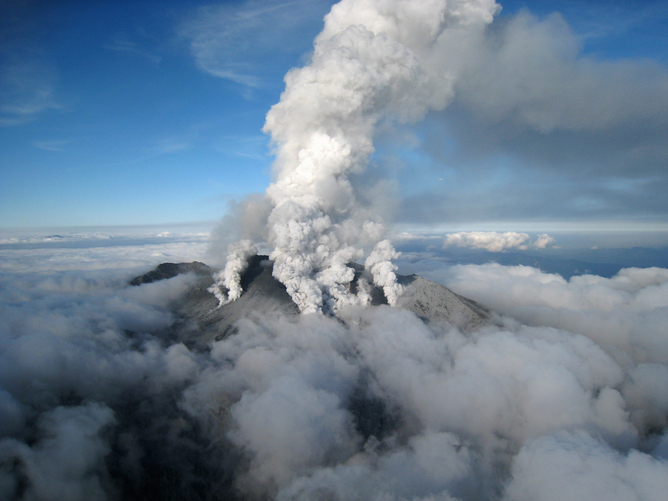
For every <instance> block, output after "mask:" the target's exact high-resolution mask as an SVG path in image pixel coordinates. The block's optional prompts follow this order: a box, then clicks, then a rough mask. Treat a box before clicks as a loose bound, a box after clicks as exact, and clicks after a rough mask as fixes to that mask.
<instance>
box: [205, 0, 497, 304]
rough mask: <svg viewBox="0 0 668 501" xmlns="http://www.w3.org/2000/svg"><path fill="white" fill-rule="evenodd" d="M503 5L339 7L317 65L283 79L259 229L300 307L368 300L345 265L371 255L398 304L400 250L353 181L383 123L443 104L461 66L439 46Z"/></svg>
mask: <svg viewBox="0 0 668 501" xmlns="http://www.w3.org/2000/svg"><path fill="white" fill-rule="evenodd" d="M497 9H498V5H497V4H496V3H495V2H494V1H493V0H466V1H461V0H459V1H446V0H438V1H428V2H425V1H422V0H410V1H406V0H401V1H399V0H392V1H375V0H362V1H357V0H355V1H353V0H343V1H342V2H340V3H339V4H337V5H335V6H334V7H333V8H332V10H331V12H330V13H329V14H328V15H327V16H326V17H325V27H324V30H323V31H322V33H320V35H318V37H317V38H316V40H315V46H314V51H313V55H312V57H311V61H310V64H309V65H307V66H305V67H303V68H299V69H293V70H291V71H290V72H289V73H288V74H287V76H286V77H285V81H286V89H285V92H284V93H283V95H282V96H281V101H280V102H279V103H278V104H277V105H275V106H274V107H273V108H272V109H271V111H270V112H269V114H268V115H267V121H266V125H265V128H264V130H265V132H267V133H269V134H271V137H272V140H273V142H274V144H275V145H276V156H277V158H276V162H275V164H274V177H275V179H274V182H273V183H272V184H271V185H270V186H269V188H268V189H267V192H266V195H267V197H268V198H269V200H270V201H271V204H272V206H273V210H272V212H271V214H270V215H269V218H268V222H267V226H266V228H265V232H264V233H265V238H266V240H267V242H268V244H269V246H270V248H271V253H270V256H269V257H270V259H272V260H273V261H274V268H273V270H274V276H275V277H276V278H277V279H278V280H279V281H281V282H282V283H283V284H284V285H285V286H286V288H287V290H288V293H289V294H290V296H291V297H292V298H293V300H294V301H295V303H296V304H297V305H298V306H299V308H300V309H301V311H303V312H313V311H331V312H336V311H338V310H339V309H340V308H341V306H343V305H346V304H364V301H365V298H366V297H367V296H366V295H362V296H360V295H355V294H352V293H351V292H350V282H351V280H352V279H353V277H354V272H353V269H352V268H350V267H349V266H347V265H348V264H349V263H350V262H352V261H355V260H360V259H362V258H363V257H364V256H365V254H367V253H368V252H370V254H368V258H367V259H368V260H369V261H368V262H369V263H370V264H371V265H372V267H373V269H374V270H376V271H374V273H373V276H374V281H375V283H376V285H378V286H380V287H382V288H383V290H384V291H385V293H386V295H387V299H388V301H389V303H390V304H394V303H395V301H396V298H397V296H398V294H399V292H400V287H399V285H398V284H397V283H396V280H394V278H393V274H392V264H391V262H390V260H391V259H392V257H393V256H394V255H395V254H396V253H395V252H394V250H393V249H392V248H391V244H390V242H389V241H388V240H383V233H384V227H383V225H382V222H381V221H380V220H379V217H378V216H377V215H374V214H373V212H372V211H370V210H369V208H368V207H365V206H364V204H362V203H360V197H359V196H358V194H357V193H356V188H355V186H354V184H353V183H351V179H350V177H351V175H354V174H356V173H360V172H361V171H362V170H363V169H364V168H365V167H366V164H367V162H368V160H369V156H370V155H371V153H372V152H373V150H374V148H373V138H374V133H375V131H376V129H377V127H378V126H379V124H381V123H385V122H392V121H401V122H412V121H416V120H419V119H420V118H422V117H423V116H424V115H425V113H426V112H427V111H428V110H429V109H442V108H444V107H445V105H446V104H447V103H448V101H449V100H450V99H451V98H452V95H453V90H452V89H453V85H454V81H455V77H456V74H455V73H456V65H455V64H454V63H453V64H450V65H449V66H448V63H449V62H450V61H448V58H447V57H446V58H445V59H444V58H443V57H442V56H443V50H442V49H443V46H444V45H449V46H452V47H454V49H449V50H448V52H450V53H452V52H456V51H457V50H460V49H461V48H462V47H463V46H465V45H466V43H467V40H468V39H469V38H471V37H475V35H476V34H478V33H481V32H482V30H483V29H484V26H485V25H486V24H488V23H490V22H491V21H492V16H493V15H494V13H495V12H496V11H497ZM437 56H438V57H437ZM246 257H247V253H246V252H245V251H242V252H237V248H233V249H232V252H231V254H230V255H229V258H228V261H229V262H231V263H233V264H232V266H233V267H234V268H235V269H236V268H237V267H238V266H239V264H238V263H241V262H242V261H243V260H244V259H245V258H246ZM233 275H234V274H233V273H232V272H230V273H225V277H224V279H223V280H219V283H218V287H219V288H220V287H221V286H224V287H225V288H227V289H228V290H229V291H230V292H229V293H228V297H227V299H225V298H224V297H223V296H222V293H221V292H217V294H218V295H219V296H220V297H221V304H223V303H224V302H225V301H229V300H233V299H234V298H235V297H236V296H237V291H238V289H239V285H238V282H234V281H233V280H232V277H233ZM235 276H238V275H235Z"/></svg>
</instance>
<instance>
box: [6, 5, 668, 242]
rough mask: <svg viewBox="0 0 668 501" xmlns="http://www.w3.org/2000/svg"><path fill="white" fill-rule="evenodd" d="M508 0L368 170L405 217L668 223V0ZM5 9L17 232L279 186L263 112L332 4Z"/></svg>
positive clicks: (194, 205) (186, 213)
mask: <svg viewBox="0 0 668 501" xmlns="http://www.w3.org/2000/svg"><path fill="white" fill-rule="evenodd" d="M500 3H501V4H502V6H503V10H502V12H501V14H500V15H499V16H498V17H497V19H496V20H495V21H494V23H493V24H492V25H491V26H490V28H489V30H488V32H489V33H488V44H487V45H486V46H485V47H484V48H482V49H481V53H480V54H474V55H472V56H471V57H472V61H471V69H470V75H469V79H468V80H463V83H462V84H461V88H459V89H456V91H457V96H456V98H455V99H454V100H453V102H452V103H451V104H450V106H448V107H447V108H446V109H445V110H444V111H442V112H438V113H436V112H434V113H431V114H430V115H428V116H427V118H426V119H425V120H424V121H423V122H421V123H419V124H415V125H411V126H398V127H397V128H395V129H393V130H392V131H382V132H381V133H380V134H379V137H377V139H376V153H375V155H374V157H373V158H372V165H371V166H370V168H369V171H368V173H367V175H368V176H378V177H382V176H385V177H387V178H388V180H389V181H391V182H393V183H395V186H396V190H397V195H398V197H397V202H396V207H395V208H394V210H393V214H394V221H395V222H396V223H397V224H398V225H399V226H401V227H403V228H409V229H410V228H419V229H425V228H427V229H428V228H439V227H446V226H447V227H449V228H456V229H459V230H471V229H487V230H509V229H511V230H525V229H534V230H535V231H549V230H550V229H551V228H552V229H554V228H589V227H601V226H604V227H606V228H608V229H615V228H621V229H638V228H642V229H648V230H652V229H655V230H663V231H665V230H667V229H668V225H667V224H666V221H668V218H667V216H668V194H667V193H668V189H667V188H668V165H667V163H668V139H667V136H668V134H667V132H668V68H667V60H668V59H667V56H668V54H667V51H668V43H667V42H668V35H667V34H666V33H668V30H667V29H666V28H667V27H668V6H666V5H665V3H664V2H662V1H655V2H653V1H649V2H610V1H535V2H528V1H525V2H521V1H512V2H500ZM7 4H8V2H5V3H4V4H3V7H2V9H3V10H4V13H3V14H2V15H1V16H0V18H2V19H3V21H0V28H1V32H0V151H2V155H1V157H0V227H4V228H16V227H61V226H78V225H87V226H96V225H141V224H163V223H184V222H192V221H209V220H216V219H218V218H220V217H221V216H222V215H223V214H224V213H225V212H226V210H227V207H228V203H229V202H230V201H233V200H239V199H241V198H243V197H244V196H245V195H247V194H249V193H253V192H258V193H261V192H263V191H264V189H265V188H266V186H267V185H268V184H269V182H270V170H271V161H272V157H271V154H270V150H269V148H268V138H267V137H266V136H265V135H264V134H263V133H262V132H261V129H262V126H263V123H264V117H265V115H266V113H267V111H268V110H269V108H270V107H271V106H272V105H273V104H275V103H276V102H278V100H279V99H280V93H281V91H282V90H283V86H284V84H283V75H284V74H285V73H286V72H287V71H288V70H289V69H290V68H291V67H294V66H299V65H303V64H304V63H305V62H306V61H308V52H309V50H310V48H311V47H312V41H313V38H314V37H315V35H317V34H318V32H319V31H320V29H321V28H322V17H323V16H324V15H325V14H326V13H327V12H328V10H329V8H330V6H331V4H332V2H326V1H302V0H295V1H289V2H269V1H264V2H263V1H255V2H244V1H235V2H213V3H203V2H148V1H137V2H84V1H68V2H39V1H32V2H31V1H26V2H15V3H12V5H7ZM519 35H521V36H522V37H524V38H522V40H521V43H520V42H517V43H515V44H514V45H513V44H511V43H510V42H509V41H512V40H517V39H519ZM499 47H501V49H499ZM518 47H519V48H518ZM502 49H503V50H502ZM513 51H514V52H513ZM541 51H542V52H541ZM477 57H480V58H481V59H480V61H477V60H475V58H477ZM483 57H486V58H487V59H485V60H484V61H485V63H484V64H483V63H482V61H483ZM503 58H506V59H503ZM502 59H503V60H502ZM507 61H511V64H510V65H509V64H507ZM513 61H515V62H516V65H515V66H513V64H515V63H513ZM541 62H543V63H544V64H545V66H546V67H547V68H549V69H550V70H554V69H555V68H556V70H555V71H558V75H557V77H558V78H562V79H563V78H565V80H563V82H567V83H569V85H561V84H562V83H563V82H561V81H559V80H558V78H557V80H554V79H551V78H552V77H551V76H550V75H551V73H550V71H546V70H545V68H542V67H541V64H542V63H541ZM478 63H480V64H478ZM520 74H521V75H523V76H522V77H521V78H519V77H517V78H515V77H514V75H520ZM564 75H567V76H568V75H572V80H570V79H569V78H570V77H568V78H566V77H564ZM513 78H515V79H513ZM571 82H573V86H572V87H571V86H570V83H571ZM527 96H529V97H527ZM397 138H402V139H401V140H398V141H397V140H396V139H397Z"/></svg>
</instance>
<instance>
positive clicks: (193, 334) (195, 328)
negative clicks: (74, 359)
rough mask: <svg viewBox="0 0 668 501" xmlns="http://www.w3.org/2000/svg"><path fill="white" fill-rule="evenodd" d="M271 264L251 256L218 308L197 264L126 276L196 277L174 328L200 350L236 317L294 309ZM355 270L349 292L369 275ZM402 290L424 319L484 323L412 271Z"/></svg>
mask: <svg viewBox="0 0 668 501" xmlns="http://www.w3.org/2000/svg"><path fill="white" fill-rule="evenodd" d="M272 266H273V264H272V262H271V261H269V260H268V258H267V256H253V257H252V258H251V259H250V261H249V264H248V268H247V269H246V271H245V272H244V273H243V275H242V277H241V286H242V288H243V291H244V292H243V294H242V295H241V297H240V298H239V299H237V300H236V301H234V302H232V303H229V304H226V305H223V306H221V307H219V306H218V300H217V299H216V298H215V296H214V295H213V294H212V293H211V292H209V291H208V288H209V287H210V286H211V285H212V284H213V282H214V281H213V272H214V270H213V269H211V268H209V267H208V266H206V265H205V264H203V263H198V262H193V263H180V264H172V263H165V264H162V265H160V266H158V268H157V269H156V270H153V271H151V272H149V273H147V274H145V275H142V276H141V277H137V278H135V279H133V280H132V282H131V283H132V284H133V285H140V284H142V283H150V282H153V281H155V280H161V279H163V278H171V277H173V276H176V275H177V274H179V273H196V274H198V275H200V278H199V280H198V281H197V282H196V284H195V285H194V286H193V287H192V288H191V289H190V290H189V291H188V292H187V293H186V295H185V297H184V298H183V300H182V301H181V302H180V303H179V305H178V307H177V308H176V312H175V313H176V314H177V315H178V317H179V321H178V322H177V325H176V326H175V332H176V335H177V337H178V338H179V340H180V341H182V342H184V343H185V344H186V345H189V346H193V347H198V348H206V346H207V345H208V344H209V343H210V342H211V341H214V340H220V339H223V338H225V337H227V336H229V335H231V334H233V333H234V332H236V326H235V324H236V322H237V321H238V320H240V319H241V318H244V317H246V318H251V319H252V318H260V317H263V316H266V315H268V314H272V313H279V314H283V315H297V314H299V309H298V308H297V305H296V304H295V303H294V302H293V301H292V298H290V296H289V294H288V293H287V291H286V289H285V286H284V285H283V284H282V283H280V282H279V281H278V280H276V279H275V278H274V277H273V276H272ZM351 266H352V267H353V268H354V269H355V279H354V280H353V282H352V284H351V289H352V292H353V293H355V292H356V289H357V282H358V280H359V279H360V278H362V277H364V278H366V279H367V281H368V282H369V283H371V282H372V278H371V276H370V275H369V274H368V272H366V271H365V270H364V267H363V266H361V265H359V264H351ZM398 280H399V283H401V284H402V285H403V286H404V287H405V292H404V294H403V295H402V296H401V298H400V300H399V304H398V306H399V307H400V308H404V309H406V310H410V311H412V312H413V313H415V314H416V315H417V316H419V317H420V318H422V319H423V320H424V321H425V322H449V323H451V324H453V325H456V326H457V327H459V328H461V329H463V330H465V331H470V330H473V329H476V328H478V327H479V326H481V325H483V324H485V323H486V321H487V320H488V318H489V314H488V313H487V311H486V310H485V309H484V308H483V307H481V306H480V305H478V304H477V303H476V302H475V301H472V300H470V299H467V298H465V297H462V296H460V295H458V294H455V293H454V292H452V291H451V290H450V289H448V288H447V287H443V286H442V285H439V284H437V283H434V282H431V281H429V280H426V279H424V278H422V277H419V276H417V275H410V276H406V275H398ZM371 304H372V305H374V306H377V305H381V304H387V300H386V299H385V296H384V294H383V291H382V290H381V289H380V288H378V287H374V288H373V290H372V301H371Z"/></svg>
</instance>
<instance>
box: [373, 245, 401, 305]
mask: <svg viewBox="0 0 668 501" xmlns="http://www.w3.org/2000/svg"><path fill="white" fill-rule="evenodd" d="M400 254H401V253H400V252H397V251H395V250H394V247H393V246H392V244H391V243H390V241H389V240H382V241H380V242H378V243H377V244H376V247H374V249H373V252H372V253H371V254H369V257H368V258H366V261H365V262H364V266H365V267H366V268H367V269H368V270H369V271H370V272H371V275H372V276H373V282H374V283H375V284H376V285H377V286H378V287H382V288H383V292H384V293H385V297H386V298H387V302H388V303H389V305H390V306H394V305H396V304H397V300H398V299H399V296H401V293H402V292H403V287H402V286H401V285H399V284H398V283H397V275H396V274H395V273H394V272H395V271H397V266H396V265H394V264H392V259H397V258H398V257H399V256H400Z"/></svg>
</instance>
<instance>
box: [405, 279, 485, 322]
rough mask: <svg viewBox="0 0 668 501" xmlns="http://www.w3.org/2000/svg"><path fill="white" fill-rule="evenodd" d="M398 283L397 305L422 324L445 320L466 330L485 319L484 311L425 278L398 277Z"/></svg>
mask: <svg viewBox="0 0 668 501" xmlns="http://www.w3.org/2000/svg"><path fill="white" fill-rule="evenodd" d="M399 283H401V284H402V285H404V286H405V291H404V293H403V294H402V295H401V297H400V298H399V303H398V305H397V306H399V307H400V308H404V309H405V310H410V311H412V312H413V313H415V314H416V315H417V316H418V317H420V318H422V319H423V320H425V321H429V322H435V321H446V322H450V323H451V324H454V325H456V326H458V327H460V328H462V329H464V330H466V331H470V330H473V329H476V328H477V327H480V326H481V325H483V324H485V323H486V321H487V320H488V318H489V314H488V313H487V311H486V310H485V309H484V308H483V307H482V306H480V305H479V304H478V303H476V302H475V301H473V300H471V299H468V298H465V297H463V296H460V295H459V294H455V293H454V292H452V291H451V290H450V289H448V288H447V287H443V286H442V285H439V284H437V283H435V282H432V281H430V280H427V279H425V278H422V277H419V276H417V275H411V276H402V275H400V276H399Z"/></svg>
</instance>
